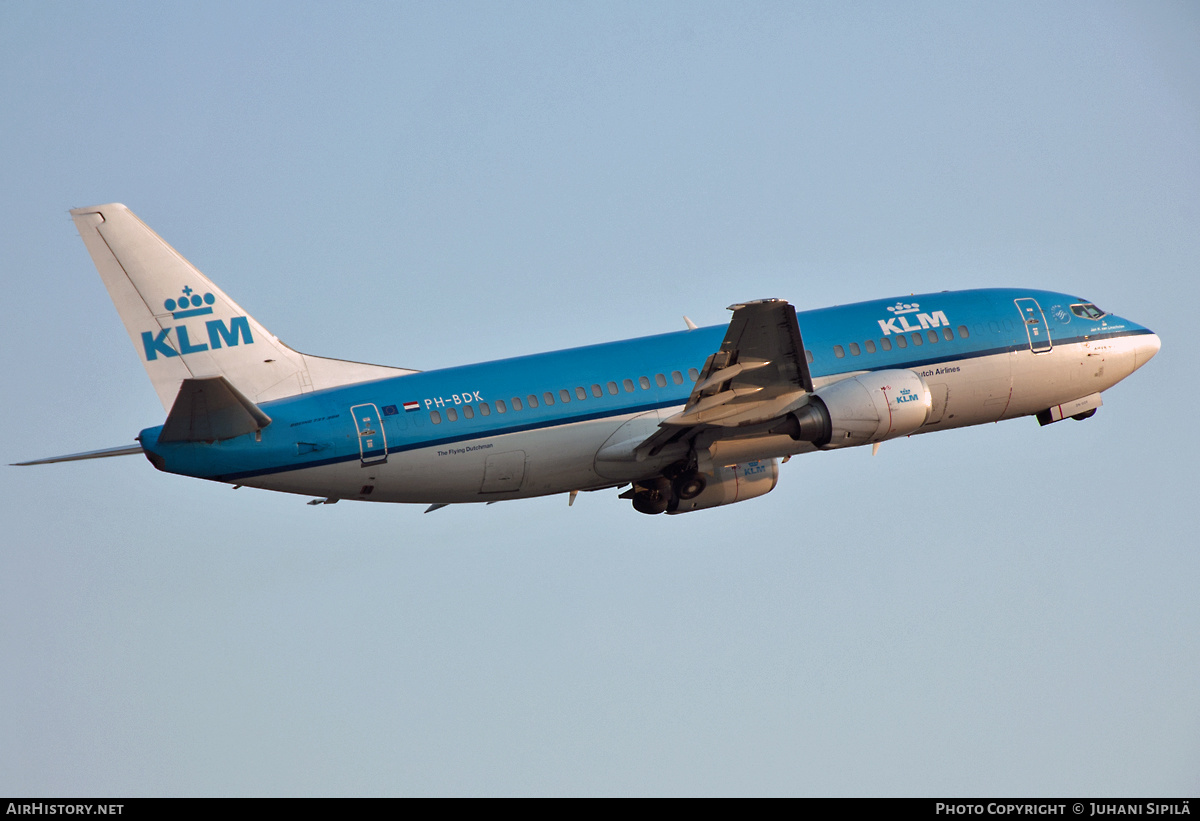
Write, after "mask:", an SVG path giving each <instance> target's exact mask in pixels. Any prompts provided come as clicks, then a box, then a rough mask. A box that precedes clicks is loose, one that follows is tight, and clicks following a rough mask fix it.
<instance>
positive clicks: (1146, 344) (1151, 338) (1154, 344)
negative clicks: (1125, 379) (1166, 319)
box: [1133, 334, 1162, 370]
mask: <svg viewBox="0 0 1200 821" xmlns="http://www.w3.org/2000/svg"><path fill="white" fill-rule="evenodd" d="M1161 347H1162V340H1161V339H1159V338H1158V334H1143V335H1142V336H1139V337H1138V338H1137V345H1135V346H1134V349H1133V350H1134V354H1133V356H1134V360H1133V368H1134V370H1137V369H1138V368H1140V367H1142V365H1145V364H1146V363H1147V362H1149V361H1150V360H1151V359H1153V358H1154V355H1155V354H1156V353H1158V349H1159V348H1161Z"/></svg>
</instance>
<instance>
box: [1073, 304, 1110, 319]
mask: <svg viewBox="0 0 1200 821" xmlns="http://www.w3.org/2000/svg"><path fill="white" fill-rule="evenodd" d="M1071 313H1073V314H1075V316H1078V317H1081V318H1083V319H1099V318H1100V317H1103V316H1108V312H1107V311H1102V310H1100V309H1099V308H1097V307H1096V306H1095V305H1093V304H1092V303H1090V302H1085V303H1083V304H1081V305H1072V306H1071Z"/></svg>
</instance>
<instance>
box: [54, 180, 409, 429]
mask: <svg viewBox="0 0 1200 821" xmlns="http://www.w3.org/2000/svg"><path fill="white" fill-rule="evenodd" d="M71 217H72V219H74V220H75V226H76V228H78V229H79V235H80V237H82V238H83V243H84V245H86V246H87V249H88V253H89V254H91V256H92V261H93V262H95V264H96V269H97V270H98V271H99V272H100V277H101V279H103V280H104V285H105V287H106V288H107V289H108V293H109V296H111V297H112V300H113V303H114V304H115V305H116V307H117V312H118V313H119V314H120V315H121V320H122V321H123V322H124V323H125V329H126V331H127V332H128V333H129V338H130V340H131V341H132V342H133V346H134V348H135V349H136V350H137V352H138V356H139V357H140V358H141V360H142V364H143V366H145V368H146V372H147V374H149V376H150V381H151V382H153V383H154V390H155V391H156V392H157V393H158V398H159V400H160V401H161V402H162V404H163V408H164V409H167V410H170V409H171V407H172V405H173V404H174V403H175V399H176V397H177V396H178V395H179V393H180V388H181V386H182V385H183V383H184V380H188V379H209V378H213V377H225V379H226V380H227V382H228V384H229V385H230V386H236V388H234V391H235V393H237V395H238V396H242V398H243V399H247V401H248V402H249V403H250V404H251V405H253V404H254V403H256V402H264V401H268V400H271V399H281V398H283V397H285V396H293V395H295V394H299V393H306V392H308V391H312V390H320V389H322V388H329V387H335V386H337V385H346V384H350V383H353V382H363V381H367V380H369V379H381V378H383V377H387V376H399V375H402V374H407V373H413V371H411V370H406V369H403V368H390V367H385V366H381V365H367V364H364V363H359V362H346V361H343V360H336V359H324V358H321V357H315V356H308V355H307V354H302V353H299V352H298V351H295V350H293V349H291V348H289V347H288V346H287V345H285V344H284V343H283V342H281V341H280V340H279V339H277V338H276V337H275V336H273V335H272V334H271V333H270V332H269V331H267V329H266V328H264V327H263V326H262V325H260V324H259V323H258V322H257V321H256V320H255V319H254V317H252V316H250V315H249V314H247V313H246V312H245V311H244V310H243V309H242V308H241V306H239V305H238V304H237V303H236V302H234V301H233V300H232V299H230V298H229V296H227V295H226V294H225V292H224V291H222V290H221V289H220V288H218V287H217V286H216V285H215V284H213V282H212V280H210V279H209V278H208V277H206V276H204V274H202V273H200V271H199V270H197V269H196V267H195V266H193V265H192V264H191V263H190V262H188V261H187V260H186V259H184V258H183V256H182V255H180V254H179V252H178V251H176V250H175V249H174V248H172V247H171V246H170V245H168V244H167V243H166V242H165V241H163V239H162V238H161V237H160V236H159V235H158V234H156V233H154V231H152V230H151V229H150V228H149V227H148V226H147V225H146V224H145V223H144V222H142V221H141V220H140V219H138V218H137V216H135V215H134V213H133V212H132V211H130V210H129V209H128V208H126V207H125V206H124V205H121V204H119V203H111V204H108V205H97V206H93V207H90V208H76V209H73V210H72V211H71Z"/></svg>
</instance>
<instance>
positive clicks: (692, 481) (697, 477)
mask: <svg viewBox="0 0 1200 821" xmlns="http://www.w3.org/2000/svg"><path fill="white" fill-rule="evenodd" d="M672 484H673V486H674V488H675V495H676V496H678V497H679V498H680V499H683V500H685V501H686V500H688V499H695V498H696V497H697V496H699V495H700V494H701V493H703V492H704V488H706V487H708V479H706V478H705V477H704V474H702V473H697V472H696V471H694V470H692V471H688V472H686V473H684V474H683V475H681V476H678V477H676V479H675V481H674V482H673V483H672Z"/></svg>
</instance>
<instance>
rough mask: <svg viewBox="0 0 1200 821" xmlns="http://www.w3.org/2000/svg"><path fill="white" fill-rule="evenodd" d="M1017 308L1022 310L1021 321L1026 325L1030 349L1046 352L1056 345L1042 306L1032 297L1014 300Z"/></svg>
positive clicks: (1035, 351) (1036, 351)
mask: <svg viewBox="0 0 1200 821" xmlns="http://www.w3.org/2000/svg"><path fill="white" fill-rule="evenodd" d="M1013 301H1014V302H1016V303H1017V310H1018V311H1020V312H1021V322H1022V323H1024V325H1025V334H1026V335H1027V336H1028V337H1029V350H1031V351H1033V352H1034V353H1046V352H1047V351H1049V350H1050V349H1051V348H1053V347H1054V343H1053V342H1052V341H1051V340H1050V327H1049V326H1048V325H1047V324H1046V315H1045V314H1043V313H1042V306H1040V305H1038V301H1037V300H1036V299H1033V298H1032V297H1025V298H1024V299H1015V300H1013Z"/></svg>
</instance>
